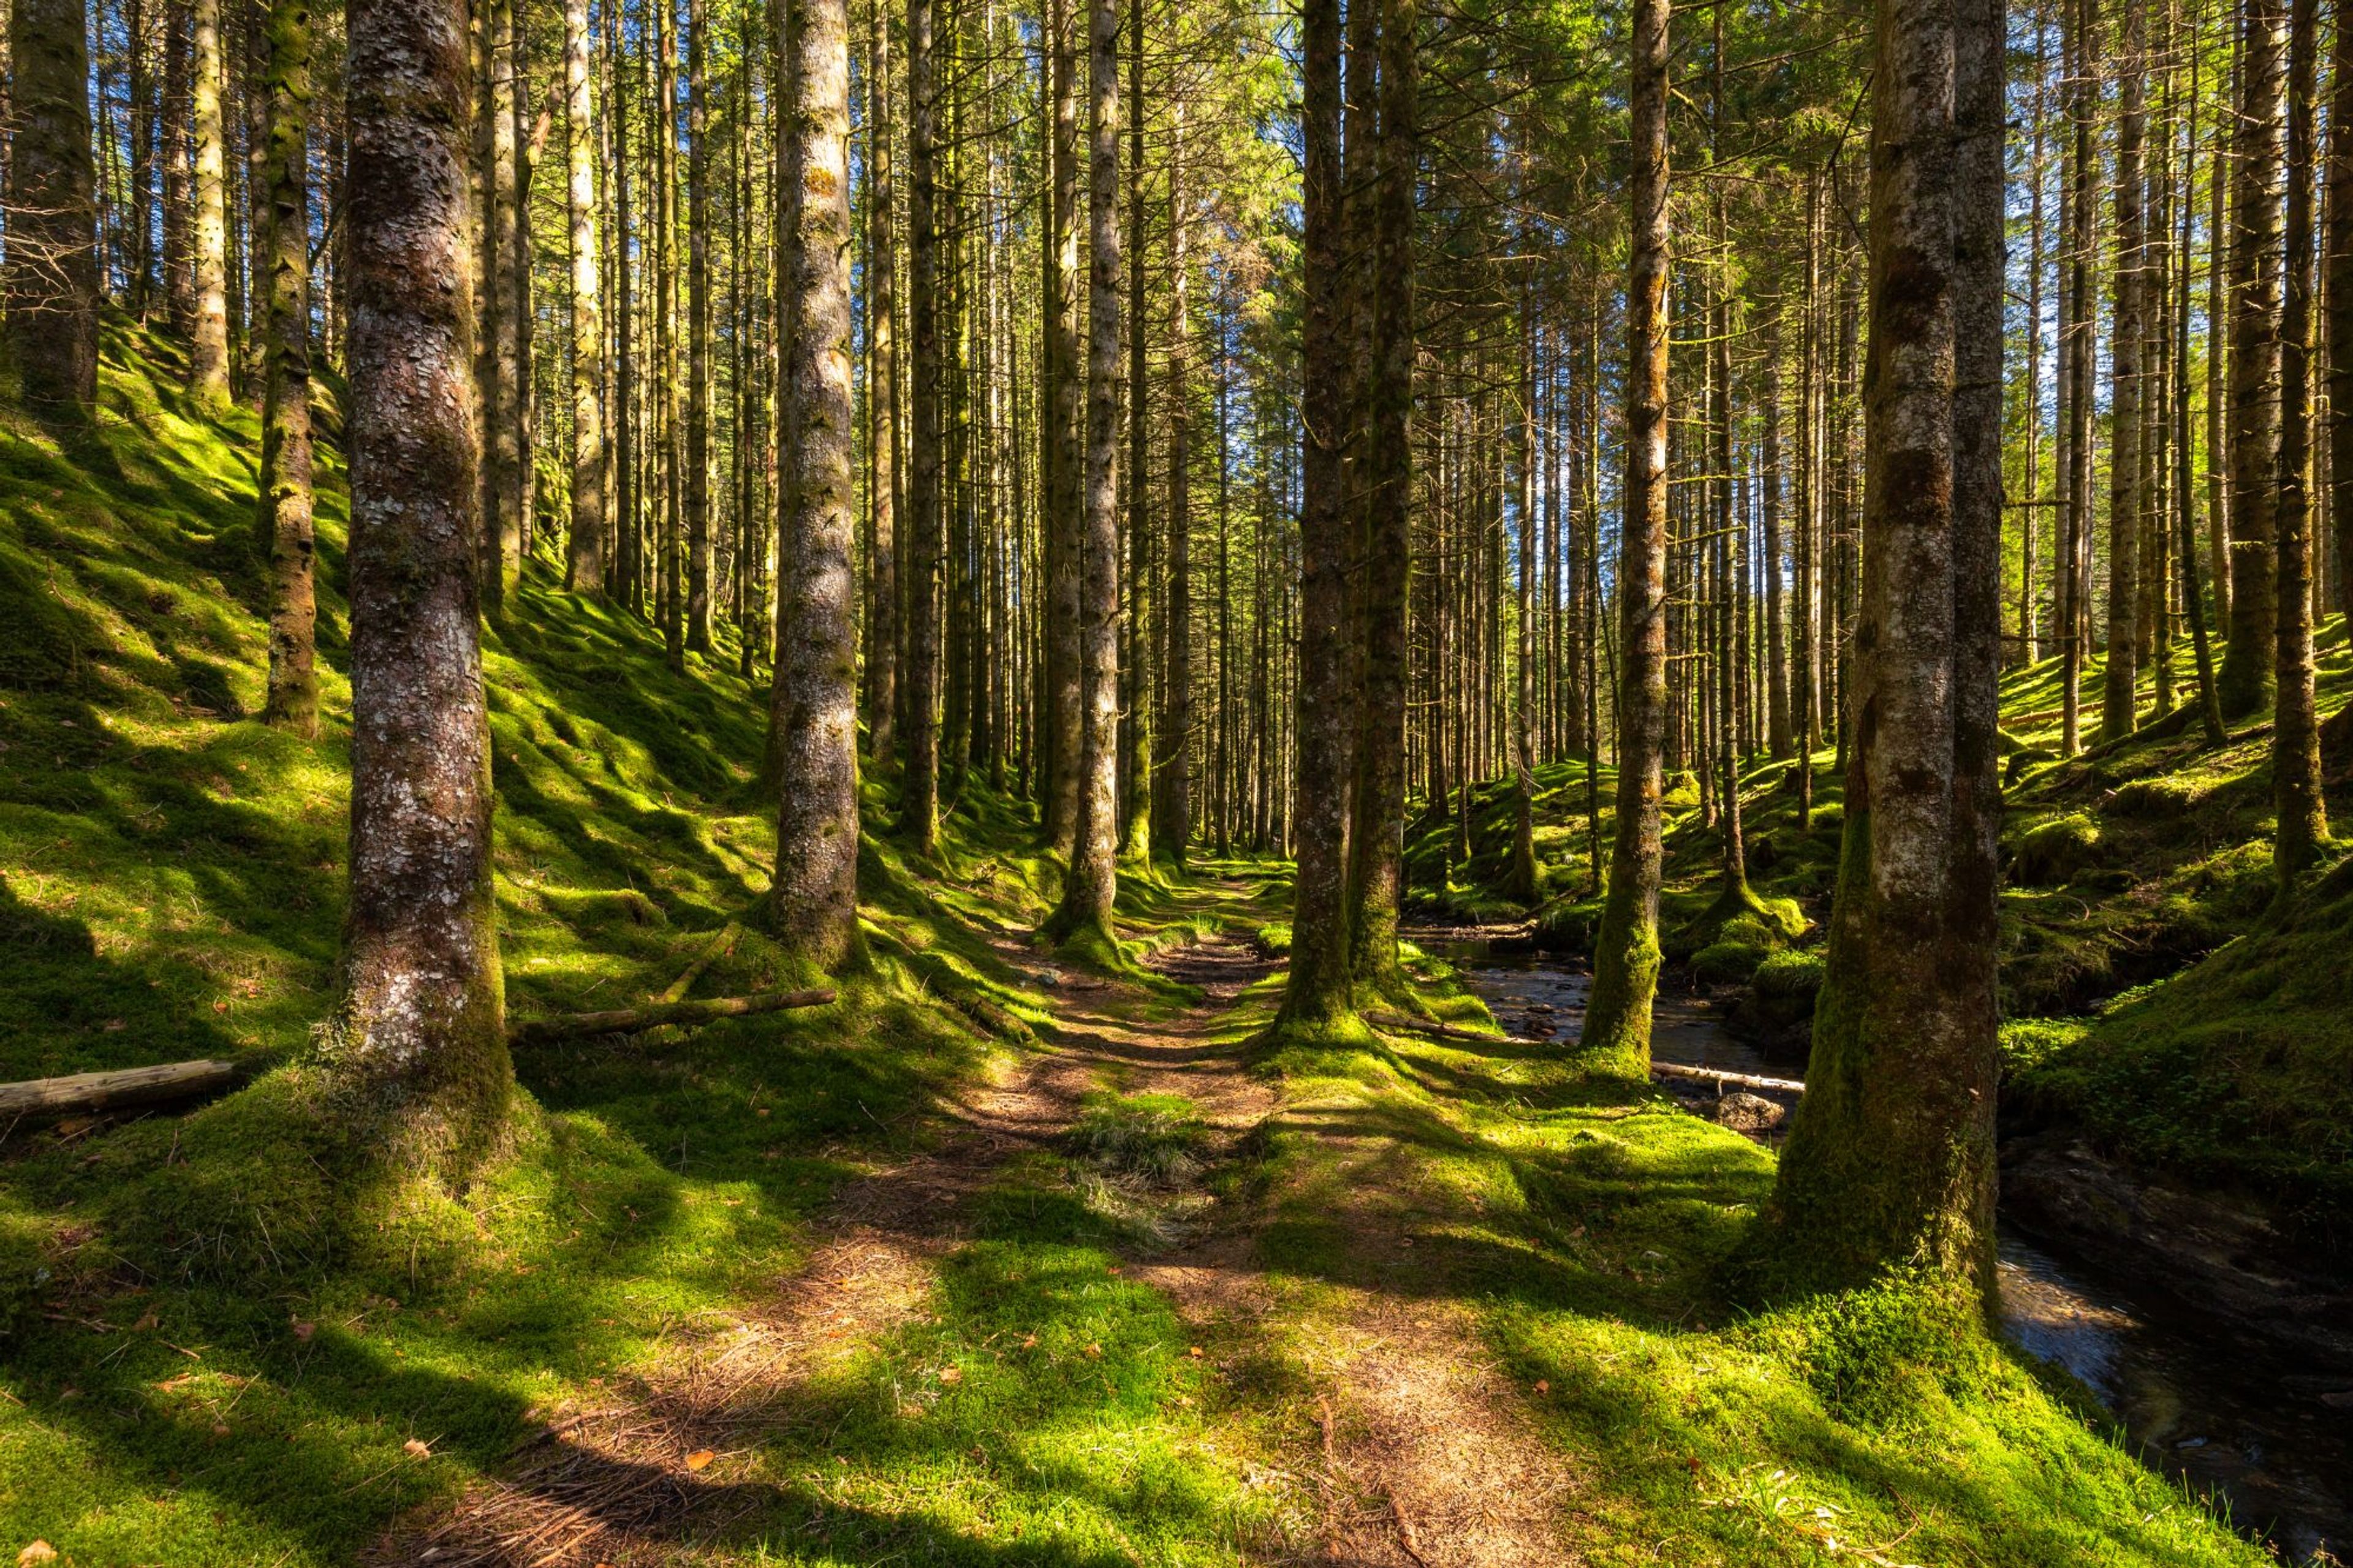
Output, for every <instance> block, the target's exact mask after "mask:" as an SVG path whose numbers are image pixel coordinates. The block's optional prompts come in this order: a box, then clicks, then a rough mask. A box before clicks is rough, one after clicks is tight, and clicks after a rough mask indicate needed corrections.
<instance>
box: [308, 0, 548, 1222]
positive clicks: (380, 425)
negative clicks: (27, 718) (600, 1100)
mask: <svg viewBox="0 0 2353 1568" xmlns="http://www.w3.org/2000/svg"><path fill="white" fill-rule="evenodd" d="M348 15H349V24H348V25H349V29H350V46H349V51H350V52H349V56H348V63H347V66H346V71H347V77H346V80H347V83H348V87H347V93H348V99H347V102H348V110H347V113H348V118H349V121H350V125H351V136H352V153H351V161H352V167H351V197H350V201H351V205H350V209H349V214H348V216H347V218H346V220H345V221H346V222H347V223H348V224H349V226H350V238H351V268H352V303H353V322H352V339H351V422H350V424H351V429H352V431H353V434H354V435H355V436H356V437H358V439H357V441H356V443H355V444H354V447H353V453H352V467H351V475H352V527H351V548H350V556H349V572H350V584H351V606H352V630H351V670H352V805H351V818H352V843H351V892H350V901H349V904H348V906H347V910H346V914H345V917H344V926H343V992H344V997H343V1008H342V1016H341V1020H340V1023H341V1027H340V1029H339V1031H338V1038H337V1039H336V1040H335V1042H334V1043H333V1046H332V1055H331V1060H332V1063H333V1064H334V1067H335V1069H336V1070H337V1072H338V1073H339V1075H340V1076H342V1077H343V1078H344V1079H346V1081H347V1082H349V1083H351V1084H352V1085H353V1087H354V1088H355V1089H358V1090H360V1091H361V1098H360V1100H359V1103H360V1104H362V1105H364V1106H365V1107H367V1108H369V1109H371V1110H375V1111H377V1112H379V1113H381V1115H382V1117H383V1121H381V1122H380V1123H379V1124H378V1125H377V1126H376V1127H375V1128H372V1129H369V1130H368V1134H367V1135H368V1138H369V1142H371V1144H372V1145H373V1146H374V1148H375V1151H376V1152H379V1153H381V1154H382V1155H383V1156H385V1158H387V1159H388V1160H392V1161H404V1160H405V1161H407V1162H410V1163H414V1164H415V1165H416V1166H417V1168H418V1169H419V1170H421V1171H423V1172H427V1173H434V1174H437V1175H439V1176H441V1177H442V1178H443V1179H445V1180H448V1179H457V1178H462V1176H463V1174H464V1173H465V1172H466V1170H467V1169H468V1168H469V1167H470V1166H471V1165H472V1164H473V1163H476V1162H477V1161H479V1160H480V1158H481V1157H483V1156H485V1155H487V1154H489V1153H490V1152H491V1151H492V1149H493V1148H494V1146H495V1142H496V1140H497V1138H498V1135H499V1132H500V1130H501V1126H502V1123H503V1121H504V1118H505V1114H506V1110H507V1102H508V1099H509V1096H510V1095H511V1093H512V1085H513V1071H512V1066H511V1064H510V1062H509V1060H508V1057H507V1045H506V1026H505V1019H504V1017H503V1016H502V1014H503V1010H504V1008H503V1002H502V997H501V979H500V973H499V946H498V924H497V910H496V904H495V902H494V900H493V898H492V892H491V750H490V725H489V721H488V715H487V711H486V707H485V703H484V700H483V693H482V664H481V649H480V642H479V641H478V629H477V628H478V610H477V605H476V574H477V572H478V571H479V563H480V554H479V552H478V550H477V547H476V539H477V537H478V535H477V527H478V523H479V519H478V518H477V516H476V514H475V507H476V504H477V489H476V478H475V466H476V464H477V462H478V460H479V458H478V435H477V432H476V430H475V428H474V423H473V398H472V395H471V391H470V386H469V381H470V354H471V349H472V345H471V343H470V342H469V341H468V340H469V328H470V322H469V321H468V319H467V312H468V310H469V309H470V304H471V287H470V286H471V273H472V270H473V267H472V257H471V255H470V250H469V245H468V238H467V232H466V231H467V197H466V159H467V151H468V149H467V146H466V132H465V128H466V126H467V124H468V117H469V114H470V108H471V105H470V90H469V86H470V84H469V80H468V72H467V64H466V19H465V13H464V7H463V6H462V5H459V4H458V0H355V3H354V4H353V5H352V6H351V7H350V10H349V13H348Z"/></svg>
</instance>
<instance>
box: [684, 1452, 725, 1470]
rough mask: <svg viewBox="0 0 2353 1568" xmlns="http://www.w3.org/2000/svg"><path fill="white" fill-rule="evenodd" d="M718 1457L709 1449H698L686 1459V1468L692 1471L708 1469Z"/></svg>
mask: <svg viewBox="0 0 2353 1568" xmlns="http://www.w3.org/2000/svg"><path fill="white" fill-rule="evenodd" d="M718 1457H719V1456H718V1455H716V1454H714V1453H712V1451H711V1450H710V1449H708V1448H697V1449H696V1450H695V1451H694V1452H693V1453H691V1454H689V1455H688V1456H687V1457H686V1468H688V1469H690V1470H702V1469H708V1468H710V1466H711V1461H712V1460H713V1459H715V1458H718Z"/></svg>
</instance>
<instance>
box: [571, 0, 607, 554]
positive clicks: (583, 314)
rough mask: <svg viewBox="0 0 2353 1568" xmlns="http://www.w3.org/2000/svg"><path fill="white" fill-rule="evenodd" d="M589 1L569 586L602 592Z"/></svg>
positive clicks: (579, 176) (576, 173) (574, 93)
mask: <svg viewBox="0 0 2353 1568" xmlns="http://www.w3.org/2000/svg"><path fill="white" fill-rule="evenodd" d="M589 47H590V36H589V32H588V0H564V173H565V198H564V201H565V219H566V220H567V221H566V228H567V230H568V232H569V234H570V237H571V239H570V243H571V252H572V254H571V261H572V363H571V367H570V369H571V375H572V535H571V538H570V539H569V541H568V542H567V543H566V548H565V558H564V585H565V587H566V588H569V589H570V590H572V591H573V592H574V593H575V594H586V595H592V596H602V595H603V594H604V592H605V567H606V537H605V534H606V522H605V513H606V505H605V480H606V451H605V416H604V387H603V382H604V363H605V313H604V303H603V267H602V264H601V257H602V253H601V251H600V250H599V249H598V247H597V243H596V94H595V90H594V89H593V86H592V83H591V74H590V70H589V64H588V50H589Z"/></svg>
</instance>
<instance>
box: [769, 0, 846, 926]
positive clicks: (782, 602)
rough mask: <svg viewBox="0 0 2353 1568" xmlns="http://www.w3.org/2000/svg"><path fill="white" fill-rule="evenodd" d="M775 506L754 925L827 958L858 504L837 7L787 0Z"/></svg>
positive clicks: (841, 801)
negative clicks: (767, 864) (772, 682)
mask: <svg viewBox="0 0 2353 1568" xmlns="http://www.w3.org/2000/svg"><path fill="white" fill-rule="evenodd" d="M786 36H787V37H789V38H790V39H791V46H790V47H791V49H792V55H793V60H792V68H791V70H790V72H789V73H788V82H789V86H788V89H787V90H788V92H789V93H790V95H791V96H790V110H789V112H788V113H787V114H786V117H785V125H786V145H785V184H786V188H785V190H784V192H783V193H781V194H782V195H783V196H784V198H785V200H786V202H787V203H789V204H790V206H791V210H792V215H793V216H792V222H793V229H794V233H793V239H792V245H791V247H790V250H789V252H788V254H787V258H786V259H787V263H788V265H789V266H790V267H791V268H792V276H791V277H790V279H788V280H787V282H786V289H785V298H786V300H787V301H788V302H789V304H790V308H791V310H792V311H793V319H792V321H790V323H789V324H788V325H787V327H786V334H785V344H786V350H785V353H786V369H785V385H784V387H783V389H782V390H783V392H784V403H785V418H786V426H785V435H784V436H783V437H782V438H781V439H780V440H779V441H778V443H777V446H778V450H779V451H780V452H782V453H783V455H784V472H783V475H782V476H781V478H782V480H783V486H784V495H783V498H782V499H783V502H784V510H783V515H782V518H781V520H780V521H779V522H778V525H777V558H778V561H779V563H780V565H781V567H782V571H781V573H780V574H779V577H778V580H777V584H776V587H777V622H778V625H779V626H780V627H781V628H782V629H781V631H780V634H779V637H778V640H777V647H776V699H775V700H776V737H777V747H776V756H777V761H778V764H779V771H778V777H777V784H778V789H777V797H778V802H779V806H778V815H777V819H776V880H775V882H774V884H773V887H772V891H771V893H770V896H769V924H770V929H771V930H773V931H775V932H776V935H777V937H778V938H779V939H780V940H781V941H782V942H784V943H785V945H786V947H787V948H788V949H789V950H790V951H791V952H794V953H795V954H797V956H799V957H800V958H802V959H804V960H806V961H807V962H808V963H813V964H815V965H817V966H818V967H819V968H825V969H830V968H833V967H835V966H836V965H838V964H839V963H842V962H843V961H844V960H845V959H847V958H849V957H850V956H851V955H852V954H853V953H854V952H856V951H857V948H858V625H857V614H858V592H857V582H856V579H855V578H854V577H853V575H852V574H851V572H850V565H849V543H850V534H851V531H852V526H853V524H852V518H853V514H854V508H855V505H856V501H857V484H856V480H855V479H854V478H853V476H852V471H851V467H850V464H851V458H852V452H851V447H852V445H853V437H854V436H855V434H856V427H855V426H854V424H853V423H852V419H853V410H852V406H851V393H850V375H849V365H850V358H849V356H850V342H851V331H850V300H849V246H850V216H849V6H848V5H847V3H846V0H791V4H790V11H789V15H788V19H787V26H786Z"/></svg>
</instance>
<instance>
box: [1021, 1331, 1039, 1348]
mask: <svg viewBox="0 0 2353 1568" xmlns="http://www.w3.org/2000/svg"><path fill="white" fill-rule="evenodd" d="M1021 1348H1022V1349H1023V1350H1025V1351H1034V1350H1036V1349H1037V1348H1038V1336H1037V1335H1035V1334H1024V1335H1022V1336H1021Z"/></svg>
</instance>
